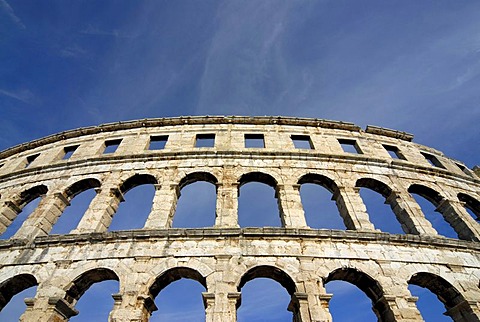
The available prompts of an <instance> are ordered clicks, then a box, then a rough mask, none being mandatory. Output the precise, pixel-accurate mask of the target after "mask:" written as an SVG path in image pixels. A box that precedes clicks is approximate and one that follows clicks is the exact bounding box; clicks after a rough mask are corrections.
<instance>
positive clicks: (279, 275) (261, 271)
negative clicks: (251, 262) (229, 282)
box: [237, 265, 297, 295]
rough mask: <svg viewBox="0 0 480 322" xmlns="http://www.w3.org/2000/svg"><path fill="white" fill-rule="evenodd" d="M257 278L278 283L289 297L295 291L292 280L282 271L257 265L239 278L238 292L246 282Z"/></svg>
mask: <svg viewBox="0 0 480 322" xmlns="http://www.w3.org/2000/svg"><path fill="white" fill-rule="evenodd" d="M259 277H265V278H270V279H273V280H274V281H276V282H278V283H280V285H282V286H283V287H284V288H285V289H286V290H287V292H288V294H290V295H293V293H295V292H296V290H297V287H296V285H295V282H294V280H293V279H292V278H291V277H290V275H288V274H287V273H285V271H283V270H282V269H280V268H278V267H275V266H271V265H259V266H254V267H252V268H250V269H249V270H248V271H247V272H245V273H244V274H243V275H242V276H241V278H240V281H239V282H238V283H237V285H238V286H237V289H238V291H240V290H241V289H242V287H243V286H244V285H245V284H246V283H247V282H249V281H251V280H253V279H255V278H259Z"/></svg>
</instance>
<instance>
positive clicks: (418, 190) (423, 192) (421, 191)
mask: <svg viewBox="0 0 480 322" xmlns="http://www.w3.org/2000/svg"><path fill="white" fill-rule="evenodd" d="M408 192H410V193H414V194H417V195H419V196H422V197H423V198H425V199H427V200H428V201H430V202H431V203H432V204H433V205H434V206H435V207H438V205H439V204H440V202H442V200H443V199H444V198H443V196H442V195H441V194H440V193H439V192H437V191H436V190H434V189H432V188H430V187H427V186H425V185H421V184H417V183H414V184H412V185H411V186H410V187H409V188H408Z"/></svg>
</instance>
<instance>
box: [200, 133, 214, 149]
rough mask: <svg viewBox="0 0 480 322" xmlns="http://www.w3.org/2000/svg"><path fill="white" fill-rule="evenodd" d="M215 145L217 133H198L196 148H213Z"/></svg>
mask: <svg viewBox="0 0 480 322" xmlns="http://www.w3.org/2000/svg"><path fill="white" fill-rule="evenodd" d="M214 146H215V134H197V137H196V139H195V147H196V148H213V147H214Z"/></svg>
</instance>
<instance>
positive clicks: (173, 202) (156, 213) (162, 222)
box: [144, 183, 180, 229]
mask: <svg viewBox="0 0 480 322" xmlns="http://www.w3.org/2000/svg"><path fill="white" fill-rule="evenodd" d="M155 187H156V191H155V196H154V197H153V205H152V211H151V212H150V215H149V216H148V218H147V222H146V223H145V227H144V228H145V229H158V228H170V227H172V222H173V216H174V215H175V210H176V208H177V201H178V198H179V197H180V189H179V187H178V185H176V184H171V183H164V184H162V185H155Z"/></svg>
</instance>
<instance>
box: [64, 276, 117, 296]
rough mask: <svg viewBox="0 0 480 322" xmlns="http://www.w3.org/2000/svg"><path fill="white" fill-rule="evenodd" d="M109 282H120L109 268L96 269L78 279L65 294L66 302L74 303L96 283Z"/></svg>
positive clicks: (69, 286)
mask: <svg viewBox="0 0 480 322" xmlns="http://www.w3.org/2000/svg"><path fill="white" fill-rule="evenodd" d="M107 280H115V281H119V278H118V275H117V274H116V273H115V272H114V271H113V270H111V269H109V268H94V269H91V270H88V271H86V272H84V273H82V274H81V275H79V276H78V277H76V278H75V279H74V280H73V281H72V282H71V283H70V284H69V285H68V289H67V290H66V293H65V300H67V301H68V302H69V303H74V302H75V301H78V299H79V298H80V297H81V296H82V295H83V294H84V293H85V292H86V291H87V290H88V289H89V288H90V286H92V285H93V284H95V283H98V282H103V281H107Z"/></svg>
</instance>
